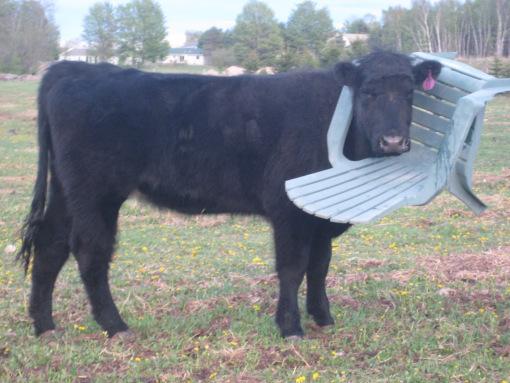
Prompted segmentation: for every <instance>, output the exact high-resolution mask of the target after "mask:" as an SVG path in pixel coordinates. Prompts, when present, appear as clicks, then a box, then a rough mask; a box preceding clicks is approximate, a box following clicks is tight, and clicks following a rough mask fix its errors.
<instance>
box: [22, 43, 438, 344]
mask: <svg viewBox="0 0 510 383" xmlns="http://www.w3.org/2000/svg"><path fill="white" fill-rule="evenodd" d="M439 71H440V64H438V63H437V62H435V61H426V62H423V63H421V64H419V65H416V66H414V67H413V66H412V64H411V62H410V60H409V59H408V57H406V56H403V55H400V54H396V53H390V52H377V53H372V54H370V55H368V56H366V57H364V58H362V59H361V60H360V61H359V62H358V63H357V65H353V64H351V63H339V64H337V65H336V66H335V67H334V69H333V70H329V71H310V72H296V73H288V74H280V75H276V76H239V77H231V78H224V77H207V76H196V75H185V74H182V75H176V74H155V73H144V72H141V71H138V70H134V69H121V68H118V67H116V66H113V65H109V64H100V65H90V64H85V63H73V62H61V63H57V64H55V65H53V66H51V68H50V69H49V70H48V72H47V73H46V75H45V76H44V78H43V80H42V83H41V86H40V89H39V98H38V106H39V116H38V126H39V130H38V131H39V135H38V139H39V147H40V151H39V166H38V173H37V179H36V183H35V188H34V199H33V201H32V206H31V211H30V213H29V215H28V216H27V218H26V221H25V225H24V229H23V232H22V234H23V238H22V239H23V243H22V247H21V250H20V252H19V254H18V258H19V259H22V260H23V261H24V264H25V268H27V267H28V265H29V263H30V260H31V259H32V255H33V270H32V292H31V298H30V315H31V317H32V318H33V320H34V327H35V333H36V335H40V334H42V333H44V332H45V331H48V330H51V329H54V327H55V325H54V323H53V319H52V292H53V287H54V284H55V280H56V278H57V275H58V273H59V271H60V269H61V268H62V266H63V265H64V263H65V262H66V260H67V259H68V257H69V253H70V252H72V253H73V254H74V256H75V257H76V260H77V261H78V266H79V271H80V275H81V278H82V280H83V283H84V284H85V288H86V291H87V294H88V297H89V299H90V302H91V305H92V312H93V315H94V318H95V319H96V321H97V322H98V323H99V324H100V325H101V327H102V328H103V329H104V330H106V331H107V332H108V335H109V336H113V335H115V334H116V333H118V332H122V331H126V330H127V329H128V326H127V325H126V324H125V323H124V321H123V320H122V318H121V317H120V315H119V312H118V311H117V308H116V306H115V304H114V302H113V299H112V296H111V293H110V287H109V283H108V268H109V263H110V260H111V257H112V252H113V250H114V245H115V236H116V232H117V218H118V213H119V209H120V207H121V205H122V204H123V202H124V201H125V200H126V199H127V198H128V197H129V196H130V195H131V194H132V193H133V192H135V191H138V192H139V193H140V194H141V195H143V196H145V198H146V199H147V200H149V201H150V202H152V203H154V204H155V205H157V206H162V207H167V208H170V209H173V210H177V211H179V212H184V213H190V214H203V213H234V214H255V215H260V216H263V217H265V218H266V219H267V220H268V221H269V222H270V223H271V225H272V227H273V233H274V246H275V252H276V270H277V273H278V278H279V282H280V296H279V300H278V309H277V313H276V322H277V324H278V326H279V328H280V331H281V334H282V336H285V337H287V336H301V335H302V334H303V330H302V328H301V324H300V316H299V309H298V302H297V293H298V288H299V286H300V284H301V282H302V280H303V278H304V276H305V274H306V279H307V284H308V294H307V299H306V303H307V310H308V313H309V314H310V315H311V316H312V317H313V318H314V320H315V322H316V323H317V324H318V325H320V326H324V325H330V324H332V323H333V318H332V317H331V315H330V311H329V303H328V298H327V296H326V290H325V278H326V274H327V272H328V266H329V262H330V258H331V239H332V238H333V237H335V236H338V235H340V234H341V233H343V232H345V231H346V230H347V229H348V228H349V225H346V224H342V225H340V224H332V223H330V222H328V221H325V220H321V219H318V218H315V217H313V216H311V215H308V214H305V213H303V212H302V211H300V210H299V209H297V208H296V207H295V206H294V205H293V204H292V203H291V202H290V201H289V199H288V198H287V196H286V194H285V190H284V182H285V180H287V179H290V178H294V177H297V176H301V175H304V174H307V173H311V172H315V171H318V170H322V169H325V168H327V167H328V159H327V148H326V132H327V129H328V125H329V122H330V119H331V117H332V114H333V110H334V108H335V104H336V102H337V100H338V97H339V94H340V91H341V89H342V86H344V85H349V86H352V87H353V88H354V89H355V114H354V123H353V125H352V128H351V131H350V132H349V135H348V140H347V144H346V148H345V152H346V154H347V155H348V156H349V157H350V158H353V159H362V158H366V157H369V156H379V155H391V154H398V153H401V152H403V151H406V150H408V149H409V125H410V119H411V102H412V92H413V89H414V87H415V84H420V83H421V82H422V81H424V80H425V78H426V77H427V76H430V74H432V75H433V76H434V77H437V75H438V74H439ZM48 172H49V174H50V176H49V187H48V185H47V178H48V176H47V175H48ZM47 189H49V191H48V201H47V203H46V194H47Z"/></svg>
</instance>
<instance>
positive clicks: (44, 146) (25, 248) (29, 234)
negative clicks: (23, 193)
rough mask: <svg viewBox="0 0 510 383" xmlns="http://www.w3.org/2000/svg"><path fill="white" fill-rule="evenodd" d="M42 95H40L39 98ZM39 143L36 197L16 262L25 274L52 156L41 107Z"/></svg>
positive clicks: (42, 206)
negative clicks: (20, 264)
mask: <svg viewBox="0 0 510 383" xmlns="http://www.w3.org/2000/svg"><path fill="white" fill-rule="evenodd" d="M40 97H41V95H39V98H40ZM37 124H38V141H39V162H38V167H37V178H36V181H35V186H34V192H33V194H34V196H33V199H32V205H31V207H30V212H29V213H28V215H27V216H26V218H25V221H24V223H23V226H22V228H21V248H20V250H19V252H18V253H17V255H16V260H18V261H19V262H21V263H22V264H23V267H24V270H25V274H26V273H27V271H28V268H29V266H30V260H31V259H32V258H33V256H34V250H35V239H36V238H37V235H38V233H39V231H40V229H41V225H42V222H43V216H44V209H45V205H46V193H47V188H48V163H49V155H50V127H49V123H48V119H47V117H46V113H45V111H44V108H42V107H41V105H39V115H38V118H37Z"/></svg>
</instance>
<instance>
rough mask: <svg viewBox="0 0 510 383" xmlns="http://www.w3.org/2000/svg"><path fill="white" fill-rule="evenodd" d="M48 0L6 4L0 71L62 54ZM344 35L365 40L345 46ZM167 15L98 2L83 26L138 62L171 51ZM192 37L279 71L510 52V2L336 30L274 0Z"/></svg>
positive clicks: (219, 62) (246, 62)
mask: <svg viewBox="0 0 510 383" xmlns="http://www.w3.org/2000/svg"><path fill="white" fill-rule="evenodd" d="M52 13H53V12H52V6H51V0H45V1H37V0H0V71H2V72H14V73H29V72H33V71H35V70H36V69H37V65H38V63H39V62H41V61H51V60H53V59H56V58H57V56H58V53H59V52H58V39H59V33H58V28H57V26H56V25H55V22H54V20H53V16H52ZM342 32H343V33H364V34H367V35H368V36H369V39H368V40H367V41H355V42H354V43H353V44H351V45H350V46H349V47H346V46H345V45H344V40H343V38H342ZM166 35H167V31H166V27H165V17H164V15H163V12H162V9H161V7H160V5H159V3H158V2H157V0H131V1H130V2H128V3H126V4H124V5H119V6H113V5H112V3H110V2H109V1H102V2H98V3H96V4H94V5H93V6H92V7H91V8H90V9H89V11H88V14H87V16H86V17H85V19H84V22H83V34H82V37H83V39H84V40H85V41H86V42H87V43H88V45H89V47H90V48H89V54H90V55H93V56H95V57H97V59H98V61H108V60H110V59H111V58H112V57H118V58H119V62H120V63H121V64H127V65H134V66H141V65H143V64H145V63H146V62H156V61H158V60H160V59H162V58H164V57H165V56H166V55H167V54H168V49H169V45H168V43H167V41H166ZM187 43H188V44H197V45H198V46H199V47H200V48H202V49H203V51H204V54H205V56H206V59H207V61H208V63H209V64H211V65H214V66H217V67H220V68H221V67H227V66H230V65H241V66H243V67H245V68H247V69H249V70H256V69H258V68H261V67H265V66H271V67H275V68H276V69H277V70H279V71H286V70H289V69H293V68H298V67H321V66H329V65H331V64H332V63H334V62H336V61H338V60H341V59H352V58H354V57H358V56H360V55H362V54H364V53H366V52H368V51H369V50H371V49H374V48H387V49H393V50H397V51H401V52H412V51H438V52H441V51H456V52H458V53H459V54H460V55H461V56H476V57H486V56H497V57H501V56H509V55H510V0H465V1H461V0H439V1H435V2H432V1H430V0H413V1H412V4H411V7H410V8H405V7H401V6H394V7H389V8H388V9H386V10H384V11H383V16H382V18H381V20H377V19H376V18H375V17H374V16H365V17H362V18H357V19H352V20H349V21H348V22H346V24H345V26H344V28H342V30H341V31H340V30H337V29H335V27H334V25H333V21H332V18H331V15H330V13H329V10H328V9H327V8H325V7H324V8H320V7H318V6H317V5H316V4H315V3H314V2H313V1H309V0H305V1H303V2H301V3H299V4H297V5H296V6H295V8H294V9H293V10H292V12H291V13H290V15H289V17H288V19H287V20H286V21H285V22H279V21H278V20H277V19H276V17H275V15H274V12H273V11H272V9H271V8H270V7H269V5H268V4H267V3H265V2H263V1H261V0H250V1H248V2H247V3H246V4H245V6H244V7H243V9H242V11H241V13H240V14H239V15H238V17H237V19H236V23H235V26H234V27H233V28H231V29H227V30H222V29H219V28H216V27H212V28H210V29H208V30H206V31H204V32H188V33H187Z"/></svg>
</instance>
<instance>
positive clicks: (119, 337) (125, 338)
mask: <svg viewBox="0 0 510 383" xmlns="http://www.w3.org/2000/svg"><path fill="white" fill-rule="evenodd" d="M135 339H136V335H135V333H134V332H133V331H131V330H126V331H119V332H118V333H116V334H114V335H113V336H111V337H110V339H109V341H110V343H131V342H133V341H134V340H135Z"/></svg>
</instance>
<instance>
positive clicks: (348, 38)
mask: <svg viewBox="0 0 510 383" xmlns="http://www.w3.org/2000/svg"><path fill="white" fill-rule="evenodd" d="M368 38H369V35H368V33H342V39H343V40H344V44H345V47H349V46H351V45H352V43H353V42H355V41H367V40H368Z"/></svg>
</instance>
